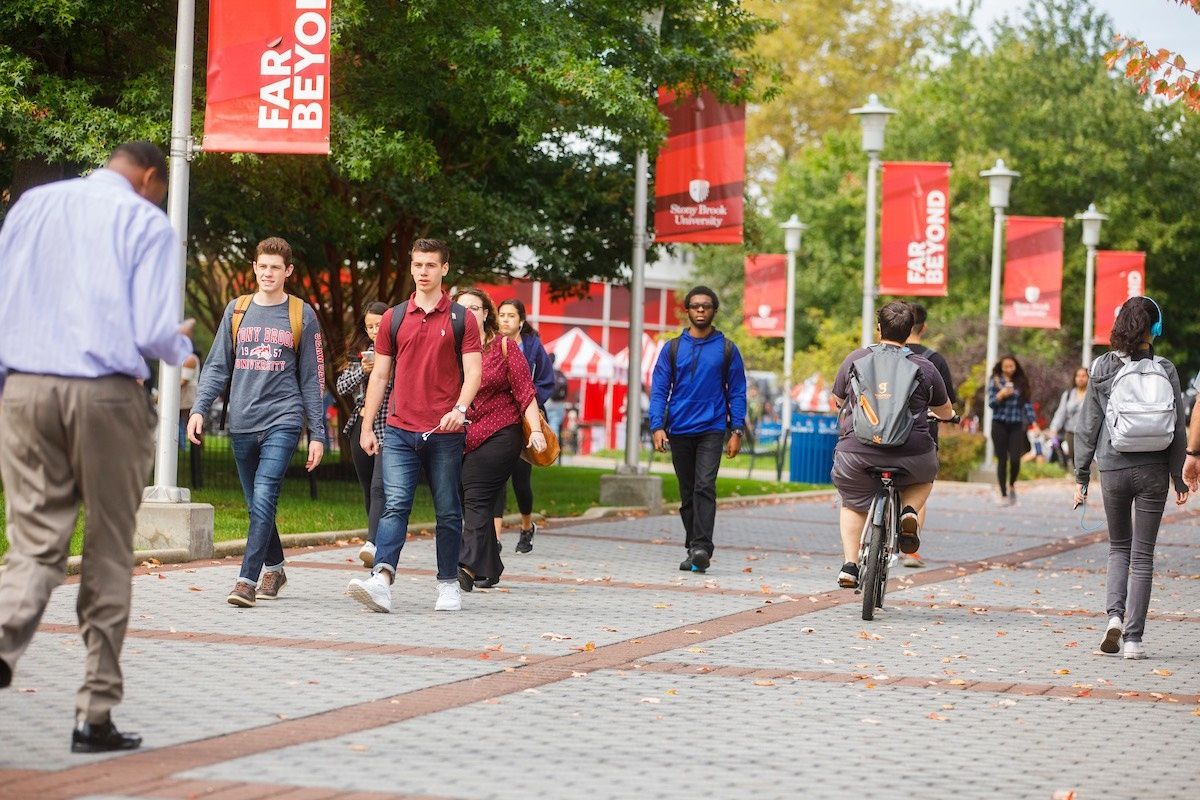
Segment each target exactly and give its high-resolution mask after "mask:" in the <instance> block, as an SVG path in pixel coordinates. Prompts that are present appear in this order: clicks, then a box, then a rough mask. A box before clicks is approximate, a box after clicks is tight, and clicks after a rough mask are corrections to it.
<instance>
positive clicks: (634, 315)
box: [623, 149, 650, 475]
mask: <svg viewBox="0 0 1200 800" xmlns="http://www.w3.org/2000/svg"><path fill="white" fill-rule="evenodd" d="M649 172H650V156H649V154H648V153H647V152H646V150H645V149H642V150H638V154H637V163H636V164H635V165H634V181H635V182H636V183H635V186H634V192H633V263H632V265H631V266H632V272H633V275H632V278H631V280H630V282H629V304H630V308H629V372H628V374H627V375H626V377H625V380H626V386H627V390H626V393H625V465H624V468H623V471H624V472H627V473H629V474H631V475H636V474H637V473H638V472H639V471H640V467H639V460H640V459H639V456H640V455H641V450H642V331H643V328H644V326H643V322H644V318H645V314H646V309H645V308H644V307H643V304H644V303H645V297H644V295H645V294H646V288H645V287H646V202H647V195H648V194H649V190H648V184H649V182H650V177H649Z"/></svg>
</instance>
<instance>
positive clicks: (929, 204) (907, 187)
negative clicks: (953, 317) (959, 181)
mask: <svg viewBox="0 0 1200 800" xmlns="http://www.w3.org/2000/svg"><path fill="white" fill-rule="evenodd" d="M880 228H881V235H880V266H879V292H880V294H893V295H918V296H922V297H945V296H946V292H947V288H948V286H949V275H950V273H949V265H950V261H949V258H948V257H947V255H946V247H947V245H948V243H949V241H950V165H949V164H945V163H936V164H925V163H909V162H901V161H888V162H885V163H884V165H883V222H882V224H881V226H880Z"/></svg>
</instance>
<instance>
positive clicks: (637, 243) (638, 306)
mask: <svg viewBox="0 0 1200 800" xmlns="http://www.w3.org/2000/svg"><path fill="white" fill-rule="evenodd" d="M662 21H663V7H662V6H659V7H657V8H655V9H653V10H651V11H647V12H646V14H645V16H644V18H643V22H644V24H645V26H646V30H648V31H650V32H651V33H653V34H654V35H655V36H658V34H659V32H660V31H661V30H662ZM633 170H634V173H633V175H634V181H635V184H634V190H633V260H632V261H631V262H630V272H631V273H632V274H631V275H630V280H629V371H628V374H627V377H626V378H625V385H626V393H625V463H624V464H622V465H621V467H620V469H619V471H620V472H624V473H628V474H631V475H636V474H638V473H639V472H640V471H641V468H640V467H639V465H638V460H639V458H640V456H641V452H642V331H643V329H644V327H645V326H644V322H645V314H646V309H645V308H644V307H643V306H644V304H645V302H646V298H645V294H646V249H647V247H649V241H648V239H649V237H648V236H647V235H646V233H647V232H646V203H647V201H648V196H649V182H650V156H649V154H648V153H647V152H646V148H644V147H643V148H641V149H639V150H638V153H637V160H636V162H635V163H634V168H633Z"/></svg>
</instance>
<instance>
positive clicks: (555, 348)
mask: <svg viewBox="0 0 1200 800" xmlns="http://www.w3.org/2000/svg"><path fill="white" fill-rule="evenodd" d="M546 352H548V353H550V354H551V355H553V356H554V364H555V366H556V367H558V368H559V369H560V370H562V371H563V374H564V375H566V376H567V377H568V378H597V379H599V380H605V381H607V380H612V379H613V378H614V376H615V375H616V359H614V358H613V356H612V354H611V353H609V352H608V351H607V350H605V349H604V348H603V347H601V346H600V345H598V344H597V343H596V341H595V340H594V339H592V337H590V336H588V335H587V334H586V333H584V332H583V330H582V329H581V328H571V329H570V330H569V331H567V332H566V333H564V334H563V335H562V336H560V337H558V338H557V339H555V340H554V341H552V342H548V343H547V344H546Z"/></svg>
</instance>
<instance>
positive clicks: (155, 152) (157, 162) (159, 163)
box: [108, 141, 167, 181]
mask: <svg viewBox="0 0 1200 800" xmlns="http://www.w3.org/2000/svg"><path fill="white" fill-rule="evenodd" d="M119 156H123V157H125V158H127V159H128V160H130V161H132V162H133V163H134V164H137V165H138V166H139V167H141V168H142V169H150V168H152V167H153V168H154V169H155V170H157V171H158V177H159V178H160V179H161V180H163V181H166V179H167V159H166V156H164V155H163V151H162V150H159V149H158V146H157V145H155V144H154V143H153V142H145V141H134V142H125V144H122V145H119V146H118V147H117V149H116V150H113V151H112V155H110V156H109V157H108V160H109V161H112V160H113V159H114V158H117V157H119Z"/></svg>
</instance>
